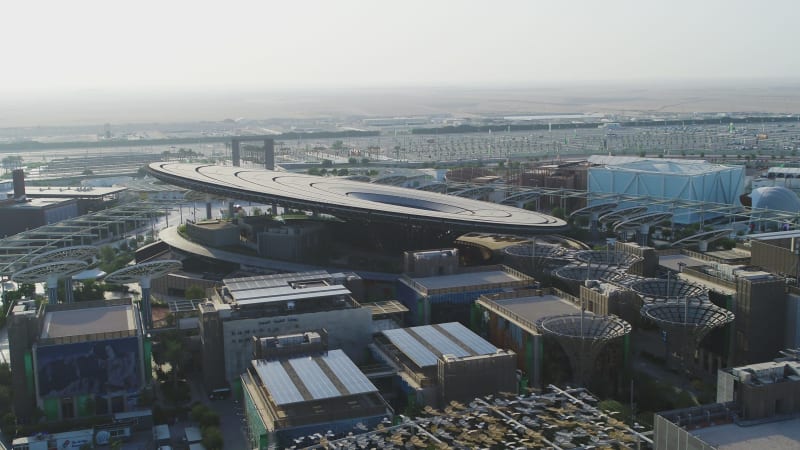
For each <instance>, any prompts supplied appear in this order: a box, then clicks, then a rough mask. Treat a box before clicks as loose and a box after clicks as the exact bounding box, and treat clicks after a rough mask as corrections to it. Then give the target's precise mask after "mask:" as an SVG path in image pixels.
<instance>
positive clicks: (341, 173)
mask: <svg viewBox="0 0 800 450" xmlns="http://www.w3.org/2000/svg"><path fill="white" fill-rule="evenodd" d="M347 175H350V171H349V170H347V169H346V168H344V167H342V168H341V169H339V176H340V177H346V176H347Z"/></svg>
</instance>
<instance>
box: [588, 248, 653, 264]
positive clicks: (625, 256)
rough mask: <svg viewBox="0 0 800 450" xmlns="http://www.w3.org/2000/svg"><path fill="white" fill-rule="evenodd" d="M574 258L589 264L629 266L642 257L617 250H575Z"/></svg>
mask: <svg viewBox="0 0 800 450" xmlns="http://www.w3.org/2000/svg"><path fill="white" fill-rule="evenodd" d="M575 259H577V260H578V261H581V262H585V263H589V264H600V265H604V266H621V267H630V266H632V265H634V264H636V263H637V262H639V261H641V260H642V259H643V258H642V257H641V256H636V255H633V254H631V253H626V252H620V251H617V250H581V251H579V252H575Z"/></svg>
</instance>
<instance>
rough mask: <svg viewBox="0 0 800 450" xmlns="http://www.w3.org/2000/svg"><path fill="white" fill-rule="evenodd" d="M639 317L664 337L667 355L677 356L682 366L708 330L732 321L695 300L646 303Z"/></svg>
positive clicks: (725, 313) (724, 313) (724, 312)
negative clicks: (654, 327) (653, 324)
mask: <svg viewBox="0 0 800 450" xmlns="http://www.w3.org/2000/svg"><path fill="white" fill-rule="evenodd" d="M641 315H642V317H644V318H646V319H649V320H652V321H653V322H655V324H656V325H658V327H659V328H660V329H661V330H662V331H663V332H664V333H665V337H666V339H665V342H666V345H667V349H668V350H667V353H668V354H670V353H678V354H679V355H680V360H681V363H682V364H683V365H684V366H685V365H686V362H687V361H688V359H689V358H690V357H691V355H692V354H693V353H694V350H695V348H697V346H698V344H700V341H702V340H703V338H704V337H706V335H707V334H708V333H709V332H710V331H711V330H713V329H714V328H717V327H721V326H723V325H726V324H728V323H730V322H732V321H733V319H734V318H735V316H734V314H733V313H732V312H730V311H728V310H727V309H724V308H720V307H719V306H716V305H714V304H713V303H710V302H701V301H698V300H696V299H694V300H693V299H688V300H683V301H668V302H659V303H647V304H645V305H644V306H642V309H641Z"/></svg>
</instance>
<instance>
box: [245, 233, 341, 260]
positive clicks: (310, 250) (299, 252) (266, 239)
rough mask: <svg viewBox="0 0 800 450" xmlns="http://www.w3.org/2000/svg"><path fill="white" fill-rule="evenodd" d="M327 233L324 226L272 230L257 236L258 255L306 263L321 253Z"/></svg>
mask: <svg viewBox="0 0 800 450" xmlns="http://www.w3.org/2000/svg"><path fill="white" fill-rule="evenodd" d="M326 233H327V232H326V230H325V226H324V225H322V224H304V225H303V226H291V225H290V226H285V227H275V228H270V229H269V230H267V231H264V232H261V233H258V234H257V235H256V239H257V242H258V244H257V245H258V254H259V255H261V256H263V257H265V258H271V259H280V260H284V261H293V262H306V261H307V260H308V258H309V257H310V256H312V255H315V254H318V253H319V250H320V246H321V245H322V243H323V242H324V241H325V239H324V238H325V236H326Z"/></svg>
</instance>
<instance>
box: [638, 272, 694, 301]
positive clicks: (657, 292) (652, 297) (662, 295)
mask: <svg viewBox="0 0 800 450" xmlns="http://www.w3.org/2000/svg"><path fill="white" fill-rule="evenodd" d="M628 287H629V288H630V289H631V290H632V291H634V292H636V293H637V294H639V295H640V296H641V297H642V298H644V299H645V301H651V302H652V301H656V302H658V301H669V300H685V299H688V300H689V301H695V302H696V303H703V302H706V301H708V291H707V290H706V289H705V288H703V287H702V286H698V285H696V284H693V283H687V282H686V281H683V280H680V279H674V278H673V279H664V278H644V279H641V280H637V281H634V282H633V283H631V284H630V285H629V286H628Z"/></svg>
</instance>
